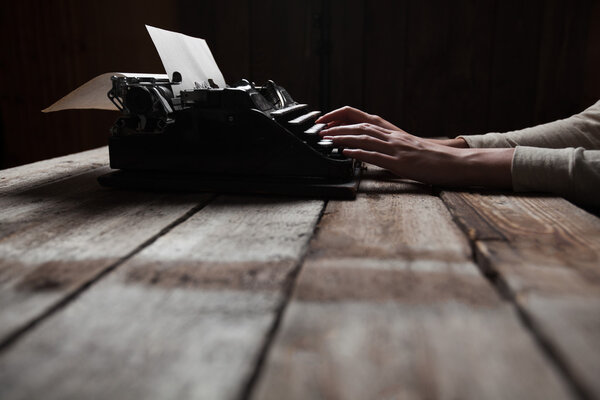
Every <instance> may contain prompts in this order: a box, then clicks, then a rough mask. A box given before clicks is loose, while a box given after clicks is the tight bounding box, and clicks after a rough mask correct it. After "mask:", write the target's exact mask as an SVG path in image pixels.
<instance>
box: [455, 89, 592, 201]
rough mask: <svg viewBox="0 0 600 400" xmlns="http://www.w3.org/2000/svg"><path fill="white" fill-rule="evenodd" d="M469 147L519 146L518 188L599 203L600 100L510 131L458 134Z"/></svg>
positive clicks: (515, 176) (515, 186)
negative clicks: (554, 118)
mask: <svg viewBox="0 0 600 400" xmlns="http://www.w3.org/2000/svg"><path fill="white" fill-rule="evenodd" d="M459 137H461V138H463V139H464V140H465V141H466V142H467V144H468V145H469V147H479V148H493V147H516V149H515V154H514V156H513V159H512V165H511V173H512V184H513V190H514V191H516V192H550V193H554V194H558V195H560V196H564V197H566V198H568V199H570V200H573V201H574V202H576V203H579V204H582V205H589V206H594V207H600V101H599V102H597V103H596V104H594V105H593V106H591V107H590V108H588V109H586V110H585V111H584V112H582V113H580V114H576V115H574V116H572V117H569V118H566V119H562V120H558V121H554V122H550V123H548V124H543V125H538V126H534V127H532V128H526V129H522V130H519V131H512V132H507V133H488V134H485V135H475V136H459Z"/></svg>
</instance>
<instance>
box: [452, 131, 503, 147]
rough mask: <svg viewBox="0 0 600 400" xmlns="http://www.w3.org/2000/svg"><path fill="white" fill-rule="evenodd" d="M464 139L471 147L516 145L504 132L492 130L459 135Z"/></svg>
mask: <svg viewBox="0 0 600 400" xmlns="http://www.w3.org/2000/svg"><path fill="white" fill-rule="evenodd" d="M457 138H461V139H463V140H464V141H465V142H467V144H468V145H469V147H471V148H480V149H482V148H496V147H514V146H511V144H510V143H509V141H508V140H506V137H505V136H504V135H503V134H502V133H497V132H491V133H486V134H485V135H466V136H462V135H460V136H457Z"/></svg>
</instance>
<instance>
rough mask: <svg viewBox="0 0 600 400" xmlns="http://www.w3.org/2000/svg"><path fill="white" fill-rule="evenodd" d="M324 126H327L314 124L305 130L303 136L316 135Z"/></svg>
mask: <svg viewBox="0 0 600 400" xmlns="http://www.w3.org/2000/svg"><path fill="white" fill-rule="evenodd" d="M326 126H327V124H314V125H313V126H311V127H310V128H308V129H307V130H305V131H304V134H306V135H318V134H319V132H321V131H322V130H323V129H324V128H325V127H326Z"/></svg>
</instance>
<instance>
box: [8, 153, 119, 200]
mask: <svg viewBox="0 0 600 400" xmlns="http://www.w3.org/2000/svg"><path fill="white" fill-rule="evenodd" d="M106 165H108V147H101V148H98V149H94V150H89V151H84V152H81V153H77V154H71V155H68V156H64V157H58V158H53V159H50V160H44V161H39V162H36V163H33V164H28V165H24V166H21V167H15V168H9V169H5V170H2V171H0V196H3V195H7V194H11V193H15V192H18V191H21V190H25V189H31V188H32V187H34V186H39V185H44V184H47V183H50V182H53V181H57V180H60V179H65V178H68V177H71V176H75V175H78V174H82V173H84V172H87V171H90V170H92V169H95V168H100V167H103V166H106Z"/></svg>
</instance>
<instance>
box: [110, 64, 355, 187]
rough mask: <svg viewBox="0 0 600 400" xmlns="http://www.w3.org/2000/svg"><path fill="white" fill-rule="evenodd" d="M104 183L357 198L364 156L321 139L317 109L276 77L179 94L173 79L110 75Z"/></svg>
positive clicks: (200, 87)
mask: <svg viewBox="0 0 600 400" xmlns="http://www.w3.org/2000/svg"><path fill="white" fill-rule="evenodd" d="M111 79H112V89H111V90H110V91H109V93H108V97H109V98H110V99H111V101H112V102H113V103H114V104H115V105H116V106H117V107H118V108H119V110H120V111H121V115H120V117H119V118H118V119H117V121H116V122H115V124H114V126H113V127H112V128H111V136H110V139H109V153H110V165H111V167H112V168H114V169H119V170H120V171H119V172H116V173H111V174H109V175H106V176H104V177H101V178H100V183H102V184H103V185H107V186H120V187H129V188H142V189H159V190H162V189H174V190H185V191H189V190H192V191H216V192H234V193H235V192H244V193H247V192H254V193H274V194H292V195H307V196H312V197H315V196H316V197H337V198H353V197H354V196H355V193H356V188H357V186H358V177H359V174H360V165H359V163H358V162H356V161H355V160H353V159H350V158H347V157H345V156H344V155H343V154H342V153H341V150H340V149H337V148H334V147H333V145H332V143H331V141H328V140H322V139H321V137H320V136H319V132H320V131H321V130H322V129H323V127H324V125H323V124H315V120H316V119H317V117H318V116H319V115H320V113H319V112H318V111H309V109H308V107H307V105H306V104H299V103H297V102H295V101H294V100H293V99H292V97H291V96H290V95H289V93H288V92H287V91H286V90H285V89H284V88H282V87H281V86H278V85H277V84H275V83H274V82H273V81H269V82H267V83H266V84H265V85H263V86H257V85H254V84H253V83H250V82H248V81H246V80H242V81H240V82H239V83H238V84H236V85H233V86H230V87H225V88H219V87H216V85H214V84H213V83H212V81H210V80H209V81H208V82H207V83H206V84H204V85H199V84H197V83H196V88H195V89H192V90H182V91H181V92H180V93H179V95H176V96H175V95H174V94H173V93H174V90H173V89H174V88H175V86H176V85H178V84H179V82H181V75H179V74H178V73H174V74H173V78H172V80H169V79H157V78H136V77H117V76H113V77H112V78H111Z"/></svg>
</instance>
